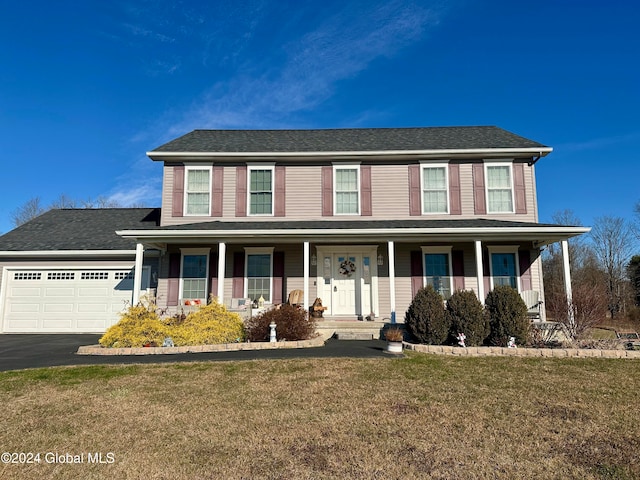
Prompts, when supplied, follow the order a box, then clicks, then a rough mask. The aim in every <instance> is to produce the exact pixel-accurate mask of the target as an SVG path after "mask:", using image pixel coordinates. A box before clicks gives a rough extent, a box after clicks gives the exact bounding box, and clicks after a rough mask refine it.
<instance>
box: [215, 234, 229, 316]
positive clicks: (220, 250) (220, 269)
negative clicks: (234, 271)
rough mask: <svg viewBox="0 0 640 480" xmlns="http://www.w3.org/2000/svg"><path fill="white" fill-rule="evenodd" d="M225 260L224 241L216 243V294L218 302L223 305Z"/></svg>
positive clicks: (225, 249) (225, 248) (225, 246)
mask: <svg viewBox="0 0 640 480" xmlns="http://www.w3.org/2000/svg"><path fill="white" fill-rule="evenodd" d="M226 260H227V244H226V243H224V242H219V243H218V291H217V292H216V295H217V297H218V303H220V304H221V305H224V298H223V297H224V271H225V265H226Z"/></svg>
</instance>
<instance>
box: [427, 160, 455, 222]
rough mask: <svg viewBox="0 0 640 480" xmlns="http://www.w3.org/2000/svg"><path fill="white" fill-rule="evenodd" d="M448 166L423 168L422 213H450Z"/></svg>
mask: <svg viewBox="0 0 640 480" xmlns="http://www.w3.org/2000/svg"><path fill="white" fill-rule="evenodd" d="M447 177H448V175H447V166H446V165H437V166H428V167H423V168H422V213H448V212H449V195H448V192H447V186H448V184H449V180H448V178H447Z"/></svg>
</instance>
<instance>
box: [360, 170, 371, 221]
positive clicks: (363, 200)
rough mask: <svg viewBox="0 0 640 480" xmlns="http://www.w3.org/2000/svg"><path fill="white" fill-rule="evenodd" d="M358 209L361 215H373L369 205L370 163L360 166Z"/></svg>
mask: <svg viewBox="0 0 640 480" xmlns="http://www.w3.org/2000/svg"><path fill="white" fill-rule="evenodd" d="M360 211H361V212H362V216H364V217H370V216H371V215H373V211H372V205H371V165H362V166H361V167H360Z"/></svg>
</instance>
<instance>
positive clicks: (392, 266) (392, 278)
mask: <svg viewBox="0 0 640 480" xmlns="http://www.w3.org/2000/svg"><path fill="white" fill-rule="evenodd" d="M388 248H389V305H390V307H391V323H396V253H395V248H394V245H393V240H389V241H388Z"/></svg>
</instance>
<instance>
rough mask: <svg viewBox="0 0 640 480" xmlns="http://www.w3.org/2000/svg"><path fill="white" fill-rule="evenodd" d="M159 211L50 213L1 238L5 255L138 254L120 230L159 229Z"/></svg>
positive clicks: (1, 245) (107, 210) (70, 211)
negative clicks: (66, 252)
mask: <svg viewBox="0 0 640 480" xmlns="http://www.w3.org/2000/svg"><path fill="white" fill-rule="evenodd" d="M159 219H160V209H159V208H104V209H61V210H50V211H48V212H46V213H44V214H42V215H40V216H39V217H37V218H34V219H33V220H31V221H29V222H27V223H25V224H24V225H21V226H20V227H18V228H16V229H14V230H12V231H10V232H8V233H6V234H5V235H2V236H1V237H0V252H1V251H16V252H25V251H43V250H44V251H46V250H135V248H136V245H135V241H133V240H130V239H125V238H122V237H120V236H118V235H116V233H115V232H116V230H126V229H136V230H139V229H145V228H155V227H157V226H158V225H159Z"/></svg>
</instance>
